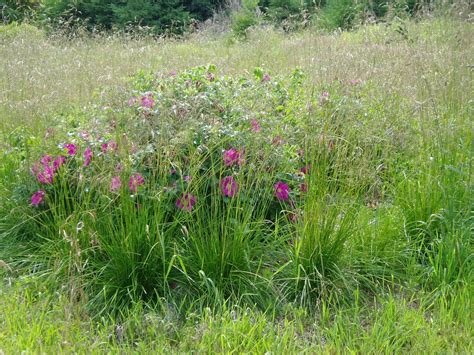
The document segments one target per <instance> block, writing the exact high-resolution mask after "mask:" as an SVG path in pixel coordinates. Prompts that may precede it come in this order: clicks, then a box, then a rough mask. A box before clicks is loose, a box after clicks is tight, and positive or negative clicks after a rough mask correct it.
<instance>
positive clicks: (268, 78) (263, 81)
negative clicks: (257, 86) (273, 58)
mask: <svg viewBox="0 0 474 355" xmlns="http://www.w3.org/2000/svg"><path fill="white" fill-rule="evenodd" d="M267 81H270V75H268V73H265V74H263V78H262V83H266V82H267Z"/></svg>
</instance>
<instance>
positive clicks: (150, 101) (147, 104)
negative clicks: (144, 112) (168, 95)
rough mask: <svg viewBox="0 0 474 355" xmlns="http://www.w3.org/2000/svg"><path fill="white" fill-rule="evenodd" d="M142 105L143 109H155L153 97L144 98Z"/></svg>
mask: <svg viewBox="0 0 474 355" xmlns="http://www.w3.org/2000/svg"><path fill="white" fill-rule="evenodd" d="M141 105H142V107H146V108H153V107H155V100H153V98H152V97H151V95H148V96H143V97H142V99H141Z"/></svg>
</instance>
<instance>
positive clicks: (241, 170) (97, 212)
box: [28, 65, 380, 298]
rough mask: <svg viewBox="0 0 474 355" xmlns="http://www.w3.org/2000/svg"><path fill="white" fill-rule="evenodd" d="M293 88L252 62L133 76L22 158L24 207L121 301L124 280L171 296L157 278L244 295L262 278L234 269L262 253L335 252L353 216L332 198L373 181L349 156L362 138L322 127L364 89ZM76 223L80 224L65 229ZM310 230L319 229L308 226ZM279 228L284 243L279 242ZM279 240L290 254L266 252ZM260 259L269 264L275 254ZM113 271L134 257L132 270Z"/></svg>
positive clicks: (311, 259)
mask: <svg viewBox="0 0 474 355" xmlns="http://www.w3.org/2000/svg"><path fill="white" fill-rule="evenodd" d="M304 83H305V76H304V73H303V72H302V71H301V70H295V71H294V72H293V73H292V75H291V76H289V77H288V78H282V79H279V78H277V77H275V76H273V75H270V74H269V73H266V72H265V71H264V70H263V69H261V68H257V69H256V70H255V72H254V77H253V78H252V77H251V78H249V77H239V78H232V77H221V76H219V75H218V73H217V71H216V68H215V67H214V66H212V65H210V66H207V67H197V68H193V69H190V70H186V71H184V72H182V73H176V72H174V73H171V74H169V73H166V74H159V75H154V74H145V73H143V72H141V73H139V74H137V76H135V77H134V79H133V81H132V83H131V85H132V89H131V90H130V92H127V93H126V95H124V96H123V98H122V103H121V104H116V103H115V104H112V105H104V106H103V107H95V108H94V109H91V111H90V112H88V113H87V115H86V114H84V115H85V116H87V119H84V120H83V122H78V123H76V124H75V125H74V127H71V129H70V131H69V132H68V134H67V136H63V137H62V141H59V142H55V143H57V145H56V148H50V149H49V151H47V152H43V155H39V158H38V161H37V162H36V163H33V164H31V167H30V169H31V172H32V175H33V179H31V184H30V185H29V186H31V188H30V191H29V196H28V204H29V205H30V210H31V213H32V214H33V215H34V216H35V221H38V225H39V226H40V227H42V226H47V225H49V224H50V223H51V221H52V220H53V221H57V224H58V226H60V227H59V228H62V229H63V230H64V231H63V234H65V235H68V238H72V237H69V235H70V234H71V233H72V234H74V235H77V237H75V238H77V239H78V242H77V246H76V247H77V248H80V249H81V251H80V252H79V255H81V258H82V257H83V258H85V260H89V259H86V258H90V260H95V261H96V262H97V265H101V269H100V268H99V269H96V270H95V272H97V275H98V276H97V277H99V278H104V281H103V282H104V284H106V285H109V284H110V285H111V286H110V290H109V291H107V289H105V288H104V291H103V292H122V293H121V296H120V297H124V298H127V297H130V294H129V293H128V291H127V290H128V288H129V287H131V286H130V283H133V282H134V284H133V285H136V284H139V285H141V287H142V291H140V292H142V293H141V294H140V297H145V296H146V295H150V294H154V295H156V294H159V295H163V294H165V293H166V292H170V288H169V286H167V285H169V283H168V280H171V282H172V283H173V285H180V284H186V285H187V287H188V289H186V290H184V289H183V290H182V291H180V290H181V288H180V287H178V286H175V287H173V288H172V290H173V292H175V293H176V292H183V297H185V295H184V294H186V292H189V293H190V294H191V295H192V294H193V292H198V293H199V292H201V293H206V294H209V292H208V290H209V288H212V287H220V288H219V289H220V291H219V292H223V293H224V295H225V297H230V296H231V295H234V294H245V295H247V294H248V295H251V294H253V293H254V288H255V287H257V286H256V285H259V286H258V287H264V286H262V285H261V283H259V282H258V280H257V279H248V278H244V277H243V276H242V278H238V277H237V276H235V273H236V272H237V273H238V272H242V271H243V272H244V273H241V274H239V275H244V274H245V272H247V273H251V272H254V270H256V269H258V268H259V267H260V266H258V265H259V264H258V263H259V262H260V261H259V260H261V258H262V257H263V256H262V255H272V253H273V252H274V253H275V255H279V256H278V258H277V259H278V260H280V261H278V263H280V262H287V261H290V260H293V261H294V262H295V263H299V264H298V265H305V267H307V268H308V270H309V269H311V267H312V265H316V264H317V263H320V262H321V261H320V258H319V259H317V255H319V256H321V253H323V251H321V250H319V249H318V250H319V251H318V250H317V251H316V252H315V251H314V248H315V245H318V247H319V248H321V247H320V245H322V244H321V243H323V244H324V245H325V247H327V248H328V249H330V250H333V249H334V250H336V249H337V248H340V247H341V245H343V244H344V238H342V237H340V235H339V234H338V233H339V228H340V226H345V225H346V224H344V223H342V222H343V221H342V220H343V219H344V218H345V217H344V216H346V215H347V216H351V215H350V214H349V213H347V211H346V207H345V205H342V206H344V207H343V208H342V209H339V207H334V206H336V204H334V203H333V201H335V200H336V199H338V198H341V196H343V198H344V199H347V198H348V196H346V192H345V191H346V190H345V186H346V185H351V186H357V189H355V190H357V192H356V193H354V195H353V196H350V198H351V200H355V199H357V198H359V197H360V196H359V195H358V194H359V191H363V192H365V191H366V190H367V186H373V184H372V182H371V178H372V177H371V176H367V175H361V173H360V170H357V169H353V168H352V163H351V162H352V161H353V160H354V159H360V156H359V155H357V154H359V152H360V151H361V150H363V148H362V147H364V149H365V151H368V152H371V150H370V149H373V148H371V145H370V140H369V143H367V141H366V140H367V137H359V136H348V134H347V132H346V131H345V125H344V124H341V123H340V121H337V122H334V123H332V120H333V117H334V116H335V115H337V114H340V113H341V112H345V111H344V107H345V106H343V105H342V104H341V102H348V100H350V99H351V97H352V96H351V95H353V91H355V93H358V91H357V90H362V89H363V88H364V85H363V84H362V83H360V84H357V85H355V84H351V83H344V84H341V85H342V86H341V87H339V86H337V85H334V86H333V87H331V88H321V90H319V91H315V92H314V93H311V92H309V91H307V90H304V89H303V86H304ZM344 85H345V86H344ZM344 91H346V92H344ZM329 92H330V93H331V94H329ZM357 100H358V99H357ZM357 100H356V99H354V107H356V105H357ZM347 112H350V113H351V114H355V112H356V110H348V111H347ZM323 121H324V122H325V123H324V124H323V123H322V122H323ZM338 135H340V136H345V137H346V136H347V138H346V139H349V138H350V139H352V141H353V142H355V143H353V144H354V146H350V145H348V144H346V143H345V141H344V140H342V139H341V140H339V139H338V138H337V137H338ZM366 154H367V153H366ZM378 154H379V152H377V151H375V150H374V154H373V157H378ZM367 162H368V163H367V164H369V162H370V164H376V162H377V159H374V160H373V162H372V161H371V160H367ZM342 167H343V168H342ZM368 171H371V169H370V167H369V168H368ZM375 179H380V176H375V177H373V180H375ZM351 191H352V190H351ZM351 193H352V192H351ZM314 206H317V208H315V207H314ZM314 211H318V214H316V215H315V214H314ZM328 211H330V212H331V213H329V212H328ZM329 218H330V219H329ZM351 218H352V217H351ZM84 220H88V221H89V223H88V224H86V225H87V227H84V228H85V229H84V231H83V229H82V227H81V228H78V227H77V225H76V226H75V227H71V226H69V227H68V228H69V230H66V229H65V228H66V227H64V226H67V225H68V223H71V222H70V221H77V222H76V223H77V224H79V225H80V226H82V224H81V223H84ZM320 225H324V233H325V234H321V233H320V234H318V233H319V232H318V233H316V232H315V230H317V228H319V226H320ZM347 226H348V227H347V229H346V230H344V233H346V234H347V235H349V234H350V233H349V231H350V228H351V224H350V223H347ZM310 228H313V229H310ZM85 230H87V233H86V232H85ZM71 231H72V232H71ZM281 231H285V233H286V234H285V235H287V236H291V237H285V238H286V239H285V240H284V241H280V240H279V239H278V238H279V233H281ZM346 234H345V235H346ZM315 235H316V236H318V235H320V238H321V240H323V239H324V241H323V242H321V241H315V240H314V236H315ZM127 238H131V239H130V240H133V242H129V239H127ZM67 240H69V239H67V238H66V237H65V241H67ZM275 240H277V241H278V242H271V241H275ZM282 242H284V243H288V244H289V245H291V246H294V249H292V250H293V251H292V252H291V253H289V254H285V255H282V254H281V251H271V248H273V247H275V246H278V245H280V244H281V243H282ZM335 244H337V248H336V246H335ZM69 245H76V244H74V243H72V244H71V242H70V244H69ZM266 249H268V254H267V251H265V252H262V250H266ZM337 250H339V249H337ZM303 251H304V252H307V254H304V253H303ZM279 253H280V254H279ZM318 253H319V254H318ZM76 254H77V252H76ZM327 255H330V256H331V258H333V259H334V260H336V259H337V258H338V257H339V254H337V253H332V251H331V252H330V253H328V254H327ZM107 260H110V262H106V261H107ZM178 261H179V263H180V265H179V266H178V265H177V263H178ZM83 262H84V263H85V264H87V263H86V262H85V261H83ZM262 263H263V264H265V265H270V266H269V267H270V268H273V267H275V268H277V269H279V268H280V267H281V265H280V266H279V264H278V263H276V261H275V260H273V257H272V258H270V260H265V261H262ZM123 265H133V267H132V269H133V272H132V271H131V269H124V266H123ZM137 265H140V267H137ZM188 265H192V266H189V269H190V270H192V271H190V270H188ZM288 265H290V264H288ZM295 265H296V264H295ZM318 265H319V264H318ZM328 265H332V264H328ZM90 267H95V266H90ZM158 269H159V270H158ZM97 270H101V271H100V272H99V271H97ZM107 270H108V271H107ZM163 270H165V271H163ZM285 270H287V269H285ZM288 270H289V269H288ZM285 272H286V271H285ZM288 272H289V271H288ZM299 272H300V271H299V270H298V269H295V273H296V274H298V275H299ZM128 275H132V276H130V277H133V278H134V279H133V280H132V281H131V280H130V278H129V276H128ZM308 275H310V277H311V278H312V280H317V276H315V274H311V273H310V274H308ZM293 276H294V275H293ZM293 276H291V275H290V276H287V277H286V276H285V277H286V279H291V278H292V277H293ZM239 277H240V276H239ZM256 277H257V276H256ZM308 277H309V276H308ZM110 280H112V281H110ZM191 280H192V281H191ZM208 280H211V281H212V282H211V281H208ZM229 280H232V281H229ZM229 282H231V285H230V286H229V284H228V283H229ZM314 282H317V281H314ZM299 285H300V284H298V285H297V287H296V288H294V289H292V290H293V291H292V292H294V290H295V289H298V287H300V286H299ZM265 287H267V286H265ZM314 289H317V287H316V286H315V287H314ZM114 290H115V291H114ZM117 290H119V291H117ZM238 290H240V291H238ZM265 292H266V291H265ZM269 292H270V291H269Z"/></svg>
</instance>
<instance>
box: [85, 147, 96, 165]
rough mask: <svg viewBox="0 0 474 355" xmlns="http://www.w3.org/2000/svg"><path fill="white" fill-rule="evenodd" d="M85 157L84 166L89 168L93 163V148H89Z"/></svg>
mask: <svg viewBox="0 0 474 355" xmlns="http://www.w3.org/2000/svg"><path fill="white" fill-rule="evenodd" d="M83 155H84V166H88V165H89V164H90V163H91V160H92V157H93V156H94V154H93V153H92V150H91V148H90V147H87V148H86V150H85V151H84V154H83Z"/></svg>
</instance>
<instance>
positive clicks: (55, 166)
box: [53, 155, 66, 172]
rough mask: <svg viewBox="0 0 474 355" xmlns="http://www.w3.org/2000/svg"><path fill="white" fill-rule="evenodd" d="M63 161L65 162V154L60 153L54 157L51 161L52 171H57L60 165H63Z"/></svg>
mask: <svg viewBox="0 0 474 355" xmlns="http://www.w3.org/2000/svg"><path fill="white" fill-rule="evenodd" d="M65 162H66V157H65V156H63V155H60V156H58V157H56V159H54V162H53V171H54V172H56V171H58V170H59V168H60V167H61V165H63V164H64V163H65Z"/></svg>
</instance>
